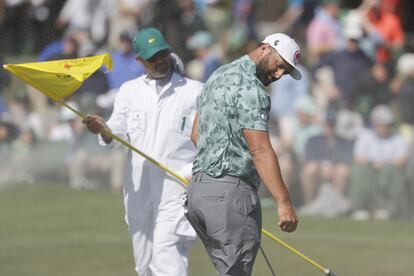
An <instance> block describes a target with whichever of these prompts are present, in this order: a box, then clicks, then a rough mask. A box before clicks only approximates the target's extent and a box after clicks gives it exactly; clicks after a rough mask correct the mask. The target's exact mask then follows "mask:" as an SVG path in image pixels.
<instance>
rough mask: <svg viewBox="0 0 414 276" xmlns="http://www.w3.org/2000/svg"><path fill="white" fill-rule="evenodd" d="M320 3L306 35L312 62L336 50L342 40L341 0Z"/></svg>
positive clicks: (322, 0)
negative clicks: (339, 17)
mask: <svg viewBox="0 0 414 276" xmlns="http://www.w3.org/2000/svg"><path fill="white" fill-rule="evenodd" d="M320 3H321V4H320V8H319V9H318V10H317V11H316V14H315V16H314V17H313V19H312V21H311V22H310V24H309V26H308V30H307V35H306V36H307V39H306V44H307V47H308V52H309V60H310V61H311V63H312V64H313V63H315V62H318V60H319V59H320V58H321V57H322V56H324V55H325V54H327V53H330V52H333V51H335V50H336V49H337V48H338V47H339V43H340V40H341V26H340V22H339V19H338V16H339V0H321V2H320Z"/></svg>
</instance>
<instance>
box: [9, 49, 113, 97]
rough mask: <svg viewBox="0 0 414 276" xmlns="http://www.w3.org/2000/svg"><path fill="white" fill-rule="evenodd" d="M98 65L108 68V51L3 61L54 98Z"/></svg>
mask: <svg viewBox="0 0 414 276" xmlns="http://www.w3.org/2000/svg"><path fill="white" fill-rule="evenodd" d="M102 65H105V66H106V68H107V70H112V60H111V55H109V54H103V55H99V56H93V57H85V58H77V59H63V60H55V61H46V62H34V63H22V64H5V65H3V67H4V69H6V70H7V71H9V72H10V73H12V74H14V75H16V76H17V77H19V78H20V79H21V80H23V81H24V82H26V83H28V84H30V85H32V86H33V87H34V88H36V89H38V90H39V91H40V92H42V93H43V94H45V95H46V96H48V97H50V98H52V99H53V100H55V101H57V100H61V99H62V98H65V97H67V96H69V95H71V94H72V93H73V92H75V91H76V90H77V89H78V88H79V87H80V86H81V85H82V83H83V82H84V81H85V80H86V79H87V78H89V77H90V76H91V75H92V74H93V73H95V71H96V70H98V69H99V68H101V66H102Z"/></svg>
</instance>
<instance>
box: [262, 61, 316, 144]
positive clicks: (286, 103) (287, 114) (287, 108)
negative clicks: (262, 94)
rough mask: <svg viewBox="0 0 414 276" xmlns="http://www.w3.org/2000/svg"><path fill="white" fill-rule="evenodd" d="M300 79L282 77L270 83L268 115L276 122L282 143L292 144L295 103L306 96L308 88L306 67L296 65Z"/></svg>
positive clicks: (308, 80)
mask: <svg viewBox="0 0 414 276" xmlns="http://www.w3.org/2000/svg"><path fill="white" fill-rule="evenodd" d="M298 68H299V70H300V72H301V73H302V79H301V80H300V81H295V80H294V79H292V78H282V79H280V80H278V81H276V82H273V83H271V84H270V98H271V101H272V109H271V111H270V117H271V119H272V120H275V121H276V122H277V124H278V127H279V131H280V136H281V139H282V142H283V144H286V145H292V144H293V142H292V141H293V139H294V137H293V134H294V133H293V132H294V131H293V129H292V127H293V123H292V122H293V121H295V117H296V105H297V102H298V100H299V99H301V98H304V97H307V96H308V95H309V90H310V79H309V73H308V69H307V68H306V67H304V66H303V65H298Z"/></svg>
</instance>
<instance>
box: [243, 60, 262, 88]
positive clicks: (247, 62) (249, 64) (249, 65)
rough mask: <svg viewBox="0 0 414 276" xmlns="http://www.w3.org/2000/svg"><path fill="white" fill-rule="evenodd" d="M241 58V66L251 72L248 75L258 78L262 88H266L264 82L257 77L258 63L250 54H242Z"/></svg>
mask: <svg viewBox="0 0 414 276" xmlns="http://www.w3.org/2000/svg"><path fill="white" fill-rule="evenodd" d="M239 60H240V62H241V67H242V68H243V69H244V70H245V71H247V72H248V73H249V75H248V76H249V77H251V78H252V79H254V80H256V82H257V83H258V84H259V85H260V87H261V88H262V89H265V86H264V85H263V83H262V82H261V81H260V80H259V79H258V78H257V75H256V64H255V63H254V62H253V60H251V59H250V57H249V56H248V55H244V56H242V57H241V58H240V59H239Z"/></svg>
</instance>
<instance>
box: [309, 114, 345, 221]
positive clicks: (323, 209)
mask: <svg viewBox="0 0 414 276" xmlns="http://www.w3.org/2000/svg"><path fill="white" fill-rule="evenodd" d="M335 123H336V121H335V117H334V115H330V114H328V115H327V116H326V118H325V119H324V122H323V132H322V133H321V134H319V135H315V136H312V137H310V138H309V139H308V141H307V143H306V146H305V158H304V159H305V160H304V164H303V169H302V176H301V185H302V196H303V200H304V204H305V206H304V208H303V209H302V213H303V214H308V215H327V214H328V212H329V215H332V216H334V215H340V214H344V213H345V212H347V211H349V208H350V203H349V202H347V200H346V199H345V198H346V193H347V191H348V183H349V182H348V180H349V175H350V167H351V163H352V150H353V143H352V141H348V140H345V139H343V138H341V137H338V136H337V135H336V134H335ZM324 186H330V187H324ZM322 189H325V193H326V189H329V190H331V191H330V192H329V193H330V194H331V196H330V197H331V198H328V197H326V196H322V197H320V196H319V195H318V196H317V194H319V193H318V190H319V192H322ZM332 194H335V196H333V195H332ZM333 197H334V198H335V201H334V202H332V201H331V200H332V198H333Z"/></svg>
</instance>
